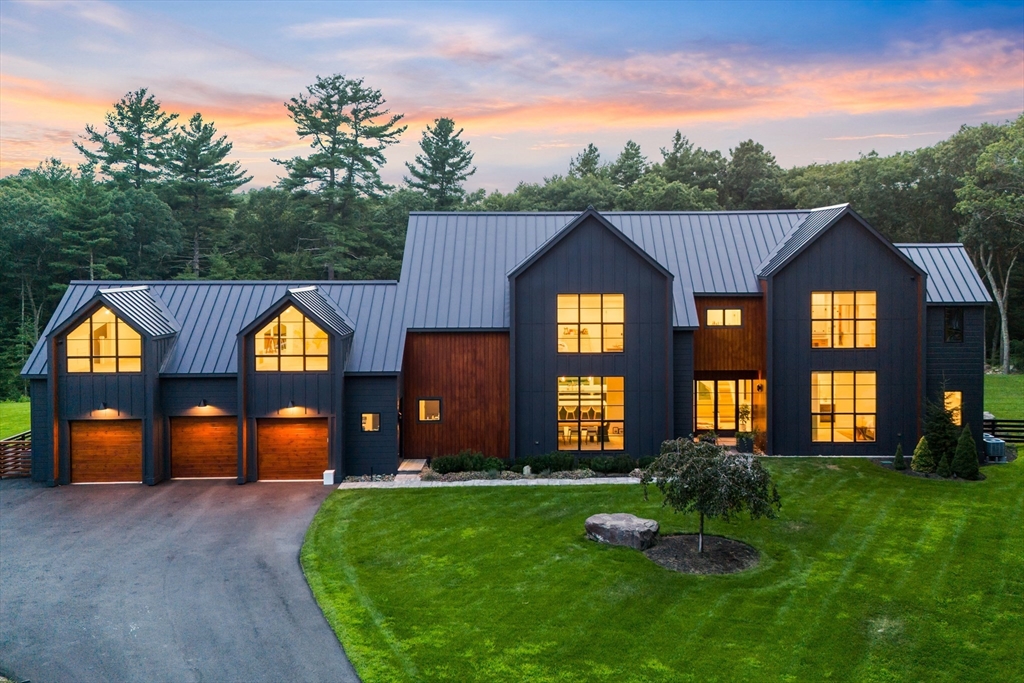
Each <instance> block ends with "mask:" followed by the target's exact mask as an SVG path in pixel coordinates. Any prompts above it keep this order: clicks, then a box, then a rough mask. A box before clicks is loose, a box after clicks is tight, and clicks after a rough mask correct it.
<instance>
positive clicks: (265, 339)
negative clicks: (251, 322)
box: [256, 320, 277, 356]
mask: <svg viewBox="0 0 1024 683" xmlns="http://www.w3.org/2000/svg"><path fill="white" fill-rule="evenodd" d="M256 355H257V356H276V355H277V321H276V320H275V321H274V322H272V323H270V324H269V325H267V326H266V327H264V328H263V329H262V330H260V331H259V332H258V333H257V334H256Z"/></svg>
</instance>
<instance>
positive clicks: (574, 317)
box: [558, 294, 580, 323]
mask: <svg viewBox="0 0 1024 683" xmlns="http://www.w3.org/2000/svg"><path fill="white" fill-rule="evenodd" d="M579 321H580V297H579V295H578V294H559V295H558V322H560V323H577V322H579Z"/></svg>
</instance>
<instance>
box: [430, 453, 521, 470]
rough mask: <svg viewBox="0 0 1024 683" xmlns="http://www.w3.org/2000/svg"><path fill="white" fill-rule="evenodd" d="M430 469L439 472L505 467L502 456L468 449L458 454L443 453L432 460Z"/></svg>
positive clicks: (502, 468)
mask: <svg viewBox="0 0 1024 683" xmlns="http://www.w3.org/2000/svg"><path fill="white" fill-rule="evenodd" d="M430 469H432V470H434V471H435V472H437V473H438V474H449V473H451V472H490V471H492V470H493V471H496V472H500V471H501V470H504V469H505V461H504V460H502V459H501V458H488V457H487V456H485V455H484V454H483V453H478V452H476V451H471V450H469V449H466V450H464V451H460V452H459V454H458V455H442V456H440V457H437V458H434V459H433V460H431V461H430Z"/></svg>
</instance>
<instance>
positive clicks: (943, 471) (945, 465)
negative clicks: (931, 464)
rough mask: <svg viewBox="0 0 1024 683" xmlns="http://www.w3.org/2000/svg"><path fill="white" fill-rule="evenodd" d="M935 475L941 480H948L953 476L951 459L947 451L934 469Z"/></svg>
mask: <svg viewBox="0 0 1024 683" xmlns="http://www.w3.org/2000/svg"><path fill="white" fill-rule="evenodd" d="M935 473H936V474H938V475H939V476H940V477H942V478H943V479H949V478H950V477H952V476H953V458H952V457H951V456H950V455H949V451H946V452H945V453H943V454H942V458H941V459H940V460H939V466H938V467H936V468H935Z"/></svg>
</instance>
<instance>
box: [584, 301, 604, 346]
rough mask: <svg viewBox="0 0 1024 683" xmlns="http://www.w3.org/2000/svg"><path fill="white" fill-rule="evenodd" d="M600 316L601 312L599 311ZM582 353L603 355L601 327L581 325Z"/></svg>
mask: <svg viewBox="0 0 1024 683" xmlns="http://www.w3.org/2000/svg"><path fill="white" fill-rule="evenodd" d="M597 313H598V315H600V313H601V310H600V309H598V311H597ZM580 353H601V326H600V325H598V324H593V325H584V324H580Z"/></svg>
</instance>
